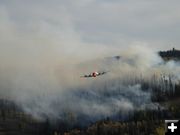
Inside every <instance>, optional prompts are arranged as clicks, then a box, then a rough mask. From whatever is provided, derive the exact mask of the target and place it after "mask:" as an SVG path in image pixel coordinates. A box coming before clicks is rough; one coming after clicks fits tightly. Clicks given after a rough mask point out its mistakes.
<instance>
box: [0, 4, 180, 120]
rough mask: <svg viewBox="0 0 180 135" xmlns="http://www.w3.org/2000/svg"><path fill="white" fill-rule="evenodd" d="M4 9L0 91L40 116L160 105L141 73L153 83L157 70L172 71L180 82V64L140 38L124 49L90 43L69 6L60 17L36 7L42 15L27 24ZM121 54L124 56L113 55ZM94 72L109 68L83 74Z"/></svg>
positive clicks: (86, 116) (100, 114)
mask: <svg viewBox="0 0 180 135" xmlns="http://www.w3.org/2000/svg"><path fill="white" fill-rule="evenodd" d="M0 10H1V11H0V16H1V17H0V18H1V21H0V96H1V98H5V99H8V100H12V101H14V102H16V103H17V104H18V105H19V106H20V107H22V109H23V110H24V111H25V112H26V113H28V114H32V115H33V116H34V117H35V118H39V119H44V118H49V119H52V120H55V119H59V120H65V121H66V120H69V119H72V120H74V122H79V121H83V120H84V121H88V122H90V121H94V120H98V119H101V118H106V117H111V116H113V115H116V114H118V113H122V114H124V115H125V114H126V112H127V111H131V110H135V109H145V108H148V107H149V106H150V107H152V106H153V107H156V106H155V105H154V104H153V103H152V102H151V99H150V97H151V93H150V90H146V91H144V90H142V88H141V84H140V82H139V83H137V82H134V80H136V78H137V77H142V78H143V79H144V80H146V81H147V82H148V81H151V79H152V76H153V75H154V74H156V75H157V76H158V77H159V78H161V75H162V74H163V75H164V74H165V75H169V74H172V75H174V82H176V83H178V79H179V78H180V77H179V76H178V75H179V73H180V69H179V64H178V63H176V62H174V61H171V62H168V63H167V64H164V63H163V61H162V59H161V58H160V57H159V56H158V55H157V53H155V52H154V51H153V50H151V48H149V47H147V46H146V45H142V44H141V43H133V45H132V46H133V47H130V48H128V49H127V50H124V51H122V50H121V51H120V50H119V48H116V47H111V46H105V45H101V44H95V43H88V42H85V41H84V40H82V37H81V35H80V34H79V33H78V32H77V31H76V30H75V27H74V25H73V18H72V17H71V14H69V13H68V12H67V11H66V10H67V9H65V8H61V12H60V13H61V14H60V15H61V18H60V19H59V18H56V16H53V18H51V14H50V15H49V14H46V17H44V16H43V14H44V12H43V11H41V10H40V9H39V10H37V9H36V10H37V12H36V13H37V14H38V15H39V16H40V17H39V16H36V15H35V14H34V13H32V14H33V15H35V16H34V18H33V21H34V22H31V21H30V20H29V22H28V23H27V22H25V24H24V25H22V26H20V25H19V23H18V22H17V20H16V19H13V17H11V15H10V14H9V13H8V11H7V10H6V8H5V7H1V8H0ZM29 12H31V11H29ZM29 12H28V13H29ZM41 17H42V18H41ZM54 18H56V19H54ZM62 18H63V19H62ZM50 20H51V21H50ZM57 29H58V30H57ZM117 54H119V55H120V56H121V58H120V59H119V60H117V59H115V58H112V57H109V56H114V55H117ZM106 57H107V58H106ZM92 71H110V72H108V73H107V74H106V75H104V76H100V77H98V78H93V79H92V78H90V79H84V78H80V76H81V75H84V74H86V73H87V74H88V73H90V72H92ZM124 115H122V116H124Z"/></svg>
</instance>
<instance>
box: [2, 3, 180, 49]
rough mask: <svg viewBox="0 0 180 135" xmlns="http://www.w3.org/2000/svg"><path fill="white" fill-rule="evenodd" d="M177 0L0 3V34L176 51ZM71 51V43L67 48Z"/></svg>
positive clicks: (178, 30) (179, 30) (179, 24)
mask: <svg viewBox="0 0 180 135" xmlns="http://www.w3.org/2000/svg"><path fill="white" fill-rule="evenodd" d="M179 5H180V1H179V0H136V1H135V0H51V1H50V0H12V1H7V0H0V21H1V22H0V25H1V26H0V28H1V29H0V34H2V35H4V33H6V32H7V31H12V29H13V31H14V29H15V31H16V34H20V35H24V34H25V35H26V34H27V33H31V34H32V35H34V34H35V35H41V34H42V33H43V34H44V36H45V37H49V35H50V36H51V37H55V38H56V37H57V38H56V40H59V41H61V39H65V40H75V41H77V40H81V42H82V43H87V45H92V44H99V45H104V46H115V47H119V48H120V49H121V48H126V46H129V45H134V44H147V45H149V46H151V47H152V48H155V49H157V50H159V49H170V48H172V47H176V48H179V49H180V47H179V42H180V38H179V36H180V14H179V11H180V9H179ZM71 47H73V44H71Z"/></svg>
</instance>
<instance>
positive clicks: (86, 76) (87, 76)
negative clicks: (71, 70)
mask: <svg viewBox="0 0 180 135" xmlns="http://www.w3.org/2000/svg"><path fill="white" fill-rule="evenodd" d="M81 77H83V78H89V77H93V76H92V75H84V76H81Z"/></svg>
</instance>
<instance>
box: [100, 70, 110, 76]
mask: <svg viewBox="0 0 180 135" xmlns="http://www.w3.org/2000/svg"><path fill="white" fill-rule="evenodd" d="M107 72H109V71H106V72H105V71H104V72H99V74H98V76H99V75H104V74H106V73H107Z"/></svg>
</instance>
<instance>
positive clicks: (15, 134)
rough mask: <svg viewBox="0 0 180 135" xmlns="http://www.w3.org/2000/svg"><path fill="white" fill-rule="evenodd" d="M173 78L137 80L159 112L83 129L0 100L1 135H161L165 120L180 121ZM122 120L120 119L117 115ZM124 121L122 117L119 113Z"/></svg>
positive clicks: (179, 101)
mask: <svg viewBox="0 0 180 135" xmlns="http://www.w3.org/2000/svg"><path fill="white" fill-rule="evenodd" d="M172 78H173V77H172V76H170V75H169V76H168V78H165V77H162V78H160V79H158V80H157V79H156V77H154V79H152V81H146V80H143V79H141V78H133V79H134V80H133V81H132V85H133V84H138V83H140V84H142V90H145V91H147V90H150V91H151V93H152V97H151V100H152V101H153V102H158V103H160V104H161V106H163V107H160V106H158V108H157V109H155V110H147V109H146V110H136V111H135V112H127V113H129V115H128V118H127V119H125V120H123V121H122V120H120V119H117V120H116V121H112V119H111V118H107V119H105V120H102V121H98V122H96V123H94V124H91V125H90V126H89V127H86V128H84V127H83V128H82V127H81V126H79V125H75V126H74V127H69V126H68V124H67V123H66V122H63V121H58V122H56V123H55V124H51V123H50V121H49V120H48V119H47V120H46V121H41V122H39V121H37V120H35V119H33V118H32V117H31V116H30V115H27V114H25V113H24V112H23V111H22V110H21V109H20V108H19V107H18V106H17V105H16V104H15V103H13V102H10V101H8V100H0V134H1V133H6V134H7V135H8V134H9V135H23V134H24V135H28V134H29V135H31V134H33V135H63V134H64V135H101V134H102V135H116V134H117V135H120V134H123V135H125V134H127V135H141V134H142V135H143V134H144V135H146V134H157V135H161V134H163V132H164V120H165V119H168V118H169V119H176V118H180V107H179V104H180V85H178V84H175V83H174V82H173V79H172ZM117 118H118V116H117ZM119 118H121V114H119Z"/></svg>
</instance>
